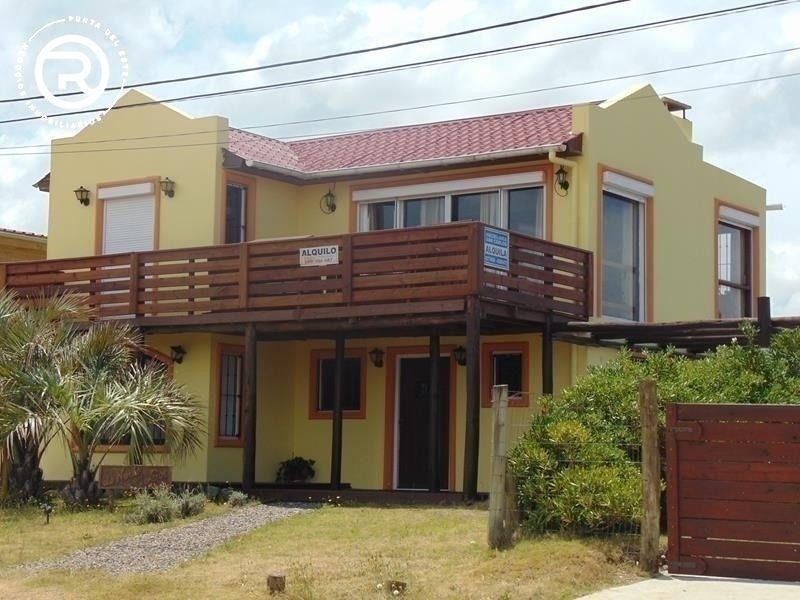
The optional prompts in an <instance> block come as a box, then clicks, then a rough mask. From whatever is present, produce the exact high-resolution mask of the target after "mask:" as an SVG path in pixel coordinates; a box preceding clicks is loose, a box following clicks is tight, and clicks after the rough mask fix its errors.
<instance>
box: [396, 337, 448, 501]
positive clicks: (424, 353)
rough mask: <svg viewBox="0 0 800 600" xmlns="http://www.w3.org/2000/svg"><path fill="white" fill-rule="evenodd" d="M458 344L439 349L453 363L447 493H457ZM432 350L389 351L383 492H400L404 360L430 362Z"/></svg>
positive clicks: (412, 348)
mask: <svg viewBox="0 0 800 600" xmlns="http://www.w3.org/2000/svg"><path fill="white" fill-rule="evenodd" d="M455 346H456V345H455V344H442V345H441V346H440V348H439V356H441V357H444V358H447V359H449V362H450V370H449V377H450V386H449V387H450V397H449V398H448V406H449V410H448V411H447V418H448V419H449V423H448V435H449V437H450V440H449V442H450V443H449V451H448V453H449V455H450V456H449V460H448V465H447V471H448V473H447V482H446V483H447V489H448V490H451V491H453V490H455V472H456V460H455V457H456V452H455V448H456V398H457V394H456V390H457V385H456V384H457V381H456V375H457V374H458V365H456V361H455V360H453V357H452V353H453V349H454V348H455ZM429 350H430V349H429V348H428V346H421V345H414V346H389V347H388V348H387V349H386V389H385V393H386V401H385V403H384V406H385V413H384V437H383V439H384V445H383V489H385V490H393V489H396V487H395V483H396V481H397V478H396V466H397V465H396V462H397V461H396V456H397V438H396V429H395V424H396V422H397V407H398V403H397V397H398V390H399V385H400V379H399V377H398V373H399V370H400V369H399V367H400V359H401V358H427V357H428V352H429Z"/></svg>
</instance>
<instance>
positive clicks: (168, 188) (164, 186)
mask: <svg viewBox="0 0 800 600" xmlns="http://www.w3.org/2000/svg"><path fill="white" fill-rule="evenodd" d="M161 191H162V192H164V195H165V196H166V197H167V198H172V197H173V196H175V182H174V181H172V179H170V178H169V177H165V178H164V179H162V180H161Z"/></svg>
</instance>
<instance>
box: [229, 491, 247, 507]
mask: <svg viewBox="0 0 800 600" xmlns="http://www.w3.org/2000/svg"><path fill="white" fill-rule="evenodd" d="M249 501H250V498H249V497H248V495H247V494H245V493H244V492H240V491H238V490H234V491H233V492H231V495H230V496H228V506H244V505H245V504H247V503H248V502H249Z"/></svg>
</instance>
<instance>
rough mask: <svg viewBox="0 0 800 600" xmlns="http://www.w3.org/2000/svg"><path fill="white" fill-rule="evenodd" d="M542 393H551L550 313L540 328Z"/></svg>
mask: <svg viewBox="0 0 800 600" xmlns="http://www.w3.org/2000/svg"><path fill="white" fill-rule="evenodd" d="M542 393H543V394H552V393H553V317H552V315H551V314H550V313H547V316H546V317H545V319H544V329H543V330H542Z"/></svg>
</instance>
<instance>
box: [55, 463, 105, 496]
mask: <svg viewBox="0 0 800 600" xmlns="http://www.w3.org/2000/svg"><path fill="white" fill-rule="evenodd" d="M94 476H95V471H94V469H92V465H91V460H90V458H89V457H81V458H79V459H78V460H77V461H76V462H75V465H74V473H73V474H72V479H70V482H69V483H68V484H67V485H65V486H64V489H62V490H61V498H62V499H63V500H64V503H65V504H66V505H67V506H93V505H96V504H99V503H100V495H101V494H100V487H99V486H98V484H97V481H95V478H94Z"/></svg>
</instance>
